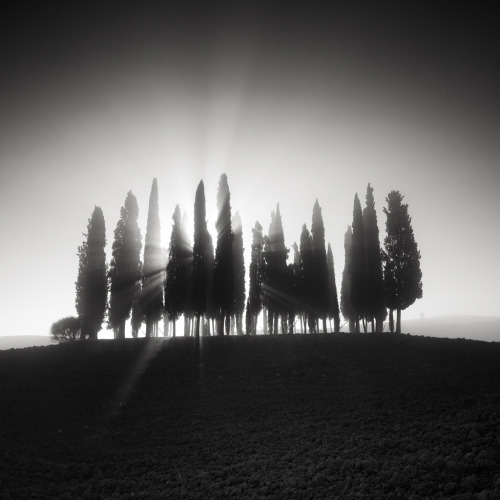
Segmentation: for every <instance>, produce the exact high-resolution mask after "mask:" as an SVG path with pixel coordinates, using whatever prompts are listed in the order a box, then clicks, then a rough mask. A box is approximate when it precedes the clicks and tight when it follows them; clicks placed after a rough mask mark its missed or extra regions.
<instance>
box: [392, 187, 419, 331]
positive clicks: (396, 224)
mask: <svg viewBox="0 0 500 500" xmlns="http://www.w3.org/2000/svg"><path fill="white" fill-rule="evenodd" d="M403 198H404V197H403V196H402V195H401V193H400V192H399V191H391V192H390V193H389V194H388V196H387V198H386V200H385V201H386V202H387V208H384V213H385V215H386V216H387V220H386V231H387V235H386V237H385V240H384V247H385V250H384V252H383V262H384V285H385V297H386V305H387V307H388V308H389V309H390V312H391V317H392V311H393V310H396V311H397V320H396V332H397V333H401V311H402V310H405V309H406V308H407V307H409V306H411V305H412V304H413V303H414V302H415V300H416V299H420V298H422V271H421V270H420V252H419V250H418V246H417V243H416V241H415V237H414V235H413V227H412V225H411V217H410V216H409V214H408V204H406V203H402V201H403Z"/></svg>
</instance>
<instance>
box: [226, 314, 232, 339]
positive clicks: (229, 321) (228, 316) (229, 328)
mask: <svg viewBox="0 0 500 500" xmlns="http://www.w3.org/2000/svg"><path fill="white" fill-rule="evenodd" d="M231 318H232V314H229V313H226V335H229V334H230V333H231Z"/></svg>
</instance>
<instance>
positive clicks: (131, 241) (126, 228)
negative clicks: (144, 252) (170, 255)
mask: <svg viewBox="0 0 500 500" xmlns="http://www.w3.org/2000/svg"><path fill="white" fill-rule="evenodd" d="M138 216H139V207H138V206H137V199H136V197H135V196H134V194H133V193H132V191H129V192H128V194H127V197H126V198H125V204H124V205H123V207H122V208H121V211H120V219H119V221H118V223H117V225H116V229H115V233H114V234H115V239H114V241H113V249H112V255H113V257H112V259H111V264H110V269H109V273H108V279H109V290H110V297H109V312H108V322H109V326H110V328H112V329H113V330H114V333H115V338H118V339H123V338H125V321H126V320H127V319H128V318H129V317H130V311H131V309H132V303H133V301H134V295H135V291H136V284H137V282H138V281H139V280H140V279H141V273H142V269H141V267H142V266H141V260H140V253H141V247H142V243H141V231H140V229H139V226H138V224H137V218H138Z"/></svg>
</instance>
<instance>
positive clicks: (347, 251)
mask: <svg viewBox="0 0 500 500" xmlns="http://www.w3.org/2000/svg"><path fill="white" fill-rule="evenodd" d="M351 248H352V229H351V226H347V231H346V232H345V235H344V256H345V257H344V271H343V273H342V285H341V289H340V310H341V311H342V316H344V318H345V320H346V321H347V322H348V323H349V331H350V332H354V331H355V329H356V310H355V309H354V306H353V303H352V291H351V289H352V285H351V283H352V276H351V268H352V264H351V260H352V257H351Z"/></svg>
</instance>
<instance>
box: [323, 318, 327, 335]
mask: <svg viewBox="0 0 500 500" xmlns="http://www.w3.org/2000/svg"><path fill="white" fill-rule="evenodd" d="M327 332H328V329H327V328H326V317H324V318H323V333H327Z"/></svg>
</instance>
